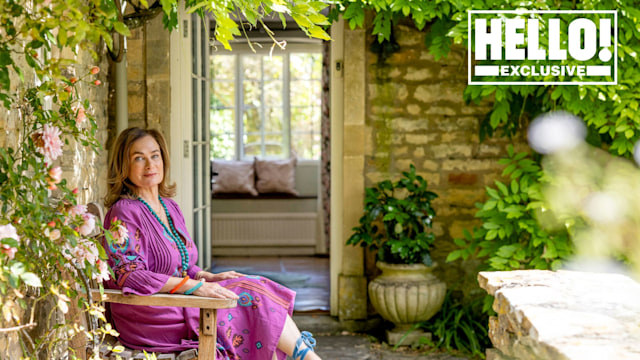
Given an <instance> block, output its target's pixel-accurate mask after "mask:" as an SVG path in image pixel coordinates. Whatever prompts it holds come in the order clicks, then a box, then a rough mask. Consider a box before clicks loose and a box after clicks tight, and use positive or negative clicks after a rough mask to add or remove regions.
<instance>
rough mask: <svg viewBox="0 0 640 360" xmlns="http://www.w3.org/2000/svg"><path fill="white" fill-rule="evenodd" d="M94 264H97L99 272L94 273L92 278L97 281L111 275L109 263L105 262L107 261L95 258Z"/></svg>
mask: <svg viewBox="0 0 640 360" xmlns="http://www.w3.org/2000/svg"><path fill="white" fill-rule="evenodd" d="M96 265H97V266H98V271H99V272H100V273H99V274H94V275H93V279H94V280H96V281H98V282H103V281H106V280H109V278H110V277H111V276H110V275H109V265H108V264H107V262H106V261H102V260H100V259H98V260H96Z"/></svg>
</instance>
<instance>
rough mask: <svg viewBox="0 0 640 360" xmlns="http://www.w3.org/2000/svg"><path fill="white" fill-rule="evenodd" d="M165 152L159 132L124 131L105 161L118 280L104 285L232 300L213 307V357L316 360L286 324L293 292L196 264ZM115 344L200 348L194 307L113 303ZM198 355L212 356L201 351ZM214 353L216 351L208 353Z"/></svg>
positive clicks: (306, 340)
mask: <svg viewBox="0 0 640 360" xmlns="http://www.w3.org/2000/svg"><path fill="white" fill-rule="evenodd" d="M168 172H169V154H168V153H167V145H166V141H165V139H164V137H163V136H162V134H161V133H160V132H158V131H156V130H144V129H140V128H129V129H127V130H125V131H123V132H122V133H121V134H120V135H119V136H118V138H117V140H116V142H115V144H114V149H113V151H112V153H111V157H110V160H109V178H108V194H107V196H106V198H105V206H106V207H107V208H109V211H108V212H107V215H106V216H105V220H104V227H105V229H109V230H110V233H111V235H112V238H113V239H114V241H112V242H110V243H109V242H107V241H106V240H105V243H104V247H105V249H106V250H107V254H108V256H109V265H110V266H111V268H112V269H113V272H114V274H115V279H111V280H110V281H109V282H108V283H107V287H109V288H113V289H121V290H122V291H123V293H124V294H136V295H151V294H155V293H180V294H185V295H194V296H207V297H213V298H228V299H237V300H238V306H237V307H236V308H233V309H220V310H218V324H217V334H218V338H217V349H215V351H216V359H250V360H260V359H264V360H272V359H280V360H284V359H285V357H286V355H287V354H288V355H290V356H293V357H294V359H301V360H302V359H306V360H313V359H319V357H318V356H317V354H315V353H314V352H313V346H314V345H315V340H314V339H313V337H311V334H309V333H308V332H303V333H302V334H301V333H300V331H299V330H298V328H297V326H296V324H295V323H294V322H293V320H292V319H291V314H292V312H293V302H294V298H295V293H294V292H293V291H292V290H290V289H287V288H285V287H283V286H281V285H279V284H277V283H274V282H272V281H270V280H268V279H266V278H263V277H259V276H248V275H243V274H239V273H237V272H235V271H228V272H223V273H219V274H213V273H210V272H207V271H204V270H202V269H201V268H199V267H198V266H197V265H196V261H197V260H198V251H197V248H196V245H195V244H194V242H193V241H192V239H191V237H190V236H189V234H188V232H187V227H186V225H185V221H184V217H183V215H182V212H181V211H180V208H179V207H178V204H176V203H175V202H174V201H173V200H171V199H170V198H171V197H172V196H174V195H175V185H169V183H168V182H167V174H168ZM110 306H111V308H110V310H111V317H112V323H113V325H114V327H115V328H116V330H117V331H118V332H119V333H120V336H119V340H120V342H121V343H122V344H123V345H125V346H127V347H129V348H132V349H138V350H146V351H148V352H159V353H175V352H181V351H184V350H188V349H192V348H197V347H198V326H199V316H200V315H199V310H198V309H196V308H179V307H156V306H139V305H136V306H134V305H126V304H115V303H114V304H111V305H110ZM200 351H201V352H202V351H209V350H208V349H200ZM210 351H213V349H210Z"/></svg>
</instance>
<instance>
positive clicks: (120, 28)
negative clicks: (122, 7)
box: [113, 21, 131, 37]
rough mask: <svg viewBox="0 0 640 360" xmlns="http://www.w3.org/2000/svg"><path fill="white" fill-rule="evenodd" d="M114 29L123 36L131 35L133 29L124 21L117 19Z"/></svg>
mask: <svg viewBox="0 0 640 360" xmlns="http://www.w3.org/2000/svg"><path fill="white" fill-rule="evenodd" d="M113 29H114V30H115V31H117V32H118V33H119V34H121V35H123V36H127V37H129V36H131V31H130V30H129V28H128V27H127V26H126V25H125V24H124V23H121V22H119V21H115V22H114V23H113Z"/></svg>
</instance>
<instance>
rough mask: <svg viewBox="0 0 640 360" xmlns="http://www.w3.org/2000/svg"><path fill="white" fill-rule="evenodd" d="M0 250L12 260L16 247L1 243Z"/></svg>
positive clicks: (16, 250)
mask: <svg viewBox="0 0 640 360" xmlns="http://www.w3.org/2000/svg"><path fill="white" fill-rule="evenodd" d="M0 252H2V253H3V254H5V255H7V256H8V257H9V260H12V259H13V258H14V257H15V256H16V253H17V252H18V249H17V248H14V247H11V246H9V245H5V244H2V247H0Z"/></svg>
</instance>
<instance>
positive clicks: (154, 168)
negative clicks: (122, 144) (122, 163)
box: [129, 135, 164, 191]
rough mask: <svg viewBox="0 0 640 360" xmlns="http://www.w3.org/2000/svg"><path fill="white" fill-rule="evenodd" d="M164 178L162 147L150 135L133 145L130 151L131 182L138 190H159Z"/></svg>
mask: <svg viewBox="0 0 640 360" xmlns="http://www.w3.org/2000/svg"><path fill="white" fill-rule="evenodd" d="M163 178H164V162H163V161H162V153H161V152H160V145H158V142H157V141H156V140H155V139H154V138H153V137H152V136H150V135H147V136H145V137H142V138H140V139H138V140H136V141H134V142H133V144H131V148H130V149H129V180H130V181H131V182H132V183H133V184H134V185H135V186H136V187H137V188H138V190H143V191H144V190H153V189H154V188H155V189H157V187H158V185H159V184H160V183H161V182H162V179H163Z"/></svg>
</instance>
